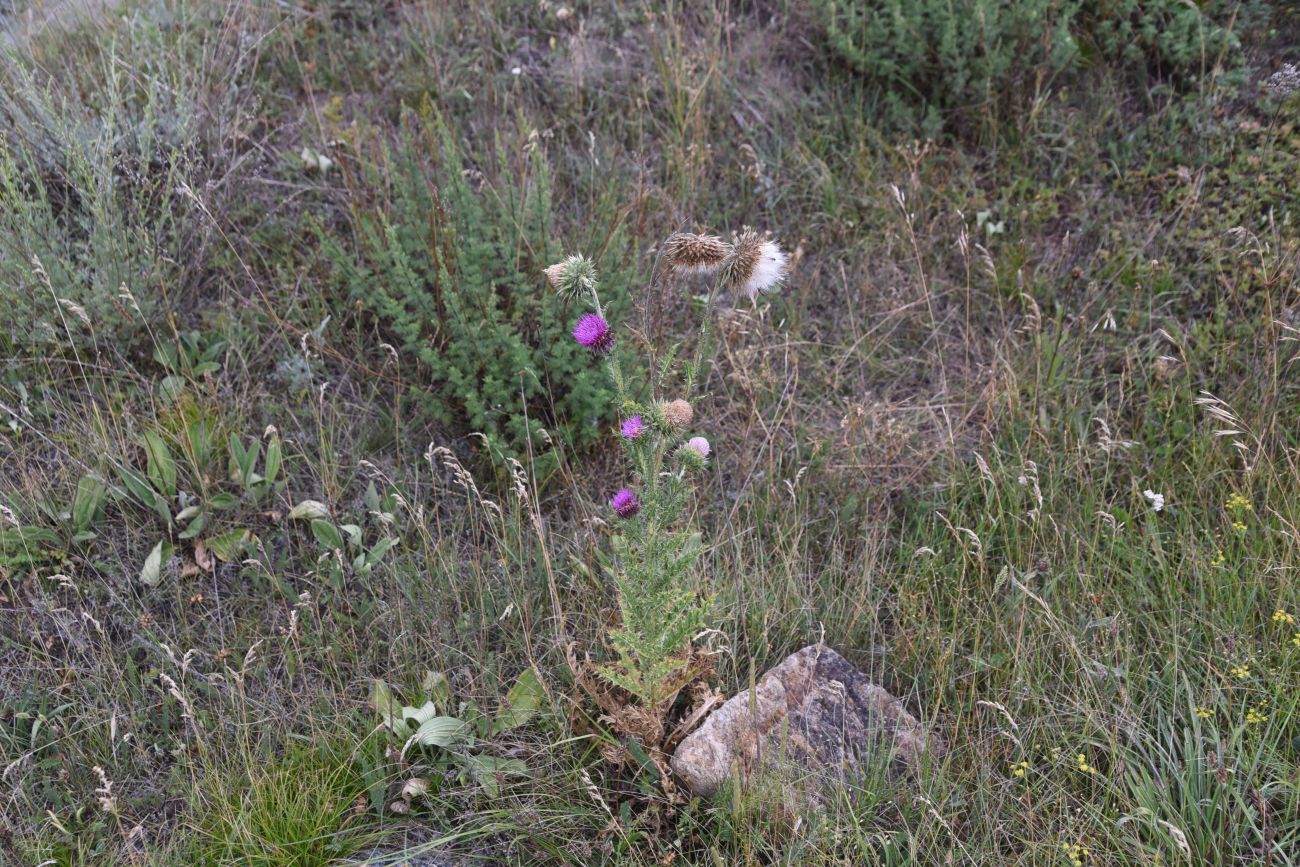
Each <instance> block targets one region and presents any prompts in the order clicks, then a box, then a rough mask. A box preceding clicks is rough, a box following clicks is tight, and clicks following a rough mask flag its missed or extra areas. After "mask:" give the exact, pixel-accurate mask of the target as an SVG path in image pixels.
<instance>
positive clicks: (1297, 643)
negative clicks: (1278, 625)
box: [1291, 632, 1300, 647]
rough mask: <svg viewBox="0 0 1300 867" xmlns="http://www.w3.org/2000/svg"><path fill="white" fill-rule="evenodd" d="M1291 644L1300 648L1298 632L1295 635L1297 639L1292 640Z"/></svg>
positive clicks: (1299, 633)
mask: <svg viewBox="0 0 1300 867" xmlns="http://www.w3.org/2000/svg"><path fill="white" fill-rule="evenodd" d="M1291 643H1292V644H1294V645H1295V646H1296V647H1300V632H1297V633H1296V634H1295V637H1294V638H1292V639H1291Z"/></svg>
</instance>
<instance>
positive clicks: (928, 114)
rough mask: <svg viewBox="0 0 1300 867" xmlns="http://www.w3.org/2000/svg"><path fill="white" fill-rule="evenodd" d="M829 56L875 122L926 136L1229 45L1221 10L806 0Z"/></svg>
mask: <svg viewBox="0 0 1300 867" xmlns="http://www.w3.org/2000/svg"><path fill="white" fill-rule="evenodd" d="M813 9H814V10H815V14H816V17H817V20H818V23H819V24H820V25H821V26H822V27H823V28H824V30H825V34H826V39H827V42H828V44H829V45H830V47H831V49H832V50H833V51H834V52H835V53H836V54H837V55H838V56H839V57H840V58H841V59H842V60H843V61H844V62H845V63H847V64H848V65H849V66H851V67H852V68H854V69H855V70H857V71H858V72H859V73H861V74H862V75H863V76H864V77H865V78H866V79H867V80H868V81H869V82H871V83H872V84H874V85H876V86H877V88H878V89H879V96H880V100H881V106H882V108H883V113H884V118H883V119H884V120H885V122H886V124H887V125H892V126H894V127H899V128H903V129H916V130H920V131H922V132H926V133H935V132H937V131H939V130H940V129H941V128H942V127H944V126H945V125H947V124H949V123H950V122H951V121H953V120H954V119H956V120H958V121H966V122H969V123H978V122H979V121H980V120H981V119H983V118H988V117H999V116H1001V115H1003V114H1004V113H1006V112H1007V111H1008V110H1013V109H1016V108H1019V107H1023V106H1024V105H1025V104H1027V102H1028V101H1030V100H1032V99H1033V98H1034V97H1035V96H1038V95H1040V94H1042V93H1045V92H1047V90H1048V89H1050V88H1051V87H1053V86H1054V85H1055V84H1057V83H1058V82H1059V81H1060V80H1061V77H1062V76H1063V75H1066V74H1068V73H1070V72H1073V71H1075V70H1078V69H1080V68H1082V67H1083V66H1084V65H1086V64H1088V63H1107V64H1111V65H1115V66H1118V67H1121V68H1127V69H1130V70H1140V71H1142V72H1154V73H1156V74H1158V75H1160V76H1170V77H1174V78H1180V77H1187V76H1194V75H1199V74H1200V73H1202V72H1208V71H1209V70H1210V69H1211V68H1212V67H1213V65H1214V64H1215V62H1216V61H1220V60H1222V59H1223V58H1224V57H1225V56H1226V55H1228V54H1229V53H1231V52H1233V51H1235V50H1236V48H1237V46H1238V42H1237V39H1236V37H1235V36H1234V35H1233V33H1232V31H1231V30H1230V29H1229V28H1228V27H1227V26H1226V23H1227V21H1229V20H1230V19H1231V18H1232V15H1231V9H1230V8H1229V4H1224V3H1218V2H1211V3H1199V4H1193V3H1189V2H1186V0H814V3H813Z"/></svg>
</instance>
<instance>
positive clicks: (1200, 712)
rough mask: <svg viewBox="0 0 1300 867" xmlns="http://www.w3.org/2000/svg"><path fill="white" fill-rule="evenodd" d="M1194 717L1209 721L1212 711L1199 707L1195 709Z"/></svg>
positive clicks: (1212, 714)
mask: <svg viewBox="0 0 1300 867" xmlns="http://www.w3.org/2000/svg"><path fill="white" fill-rule="evenodd" d="M1196 716H1197V717H1198V718H1200V719H1209V718H1210V717H1212V716H1214V711H1212V710H1210V709H1209V708H1208V707H1204V706H1200V707H1198V708H1196Z"/></svg>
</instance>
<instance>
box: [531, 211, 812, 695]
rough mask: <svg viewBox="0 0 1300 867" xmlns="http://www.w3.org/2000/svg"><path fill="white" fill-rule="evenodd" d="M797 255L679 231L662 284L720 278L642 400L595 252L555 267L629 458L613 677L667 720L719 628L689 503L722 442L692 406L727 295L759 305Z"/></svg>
mask: <svg viewBox="0 0 1300 867" xmlns="http://www.w3.org/2000/svg"><path fill="white" fill-rule="evenodd" d="M785 269H786V257H785V254H784V253H783V252H782V251H781V249H780V247H778V246H777V244H776V243H775V242H774V241H772V240H769V239H768V238H766V237H764V236H761V235H759V234H757V233H755V232H753V231H750V230H748V229H746V230H743V231H741V232H739V233H737V234H736V235H735V236H734V237H733V239H732V240H731V241H730V242H727V241H724V240H722V239H721V238H718V237H715V236H712V235H696V234H690V233H677V234H674V235H672V236H670V237H669V238H668V239H667V240H666V241H665V242H664V243H663V245H662V246H661V247H660V252H659V258H658V261H657V262H656V263H655V269H654V273H653V276H652V283H653V282H654V281H655V280H670V281H671V280H675V281H677V282H678V283H680V282H682V280H683V278H686V277H688V276H690V275H712V276H713V278H714V280H713V286H712V290H711V291H710V292H709V294H708V296H707V298H706V301H705V304H704V311H703V315H702V318H701V323H700V327H699V336H698V339H697V341H696V348H695V352H694V355H693V358H691V359H690V360H688V361H685V362H683V363H681V364H680V365H678V364H677V363H676V362H675V359H676V358H677V355H678V353H677V351H676V349H673V350H671V351H669V352H668V353H666V359H667V360H666V361H665V362H664V363H662V364H659V365H656V366H654V367H653V369H652V367H651V365H649V364H646V365H645V371H644V373H643V374H640V375H635V376H634V380H635V381H636V382H637V383H643V384H645V385H647V386H648V388H646V389H645V391H648V393H649V398H648V399H639V398H638V397H637V396H636V394H635V393H634V391H633V389H632V387H631V386H630V385H629V379H628V376H627V375H626V374H625V372H624V370H623V369H622V362H621V361H620V357H619V355H618V354H617V353H615V352H614V351H613V350H614V347H615V345H616V343H617V340H618V335H617V329H616V327H615V326H614V325H612V324H611V323H610V322H609V321H608V320H607V319H606V318H605V311H604V308H603V307H602V305H601V300H600V286H599V280H598V277H597V274H596V269H595V267H594V266H593V265H592V263H591V261H590V260H589V259H587V258H586V257H584V256H581V255H575V256H570V257H569V258H567V259H565V260H564V261H563V262H560V263H558V264H556V265H552V266H551V267H550V268H547V269H546V275H547V277H548V279H549V280H550V281H551V284H552V285H553V286H554V287H555V289H556V291H557V292H558V293H559V294H560V296H561V297H563V298H566V299H568V300H571V301H574V302H577V303H579V304H581V305H584V306H586V307H588V308H589V309H588V310H587V312H585V313H583V314H582V315H581V316H580V317H579V318H578V320H577V322H576V324H575V325H574V328H573V338H574V340H576V341H577V342H578V343H579V344H581V345H582V346H585V347H587V348H588V349H589V350H590V351H591V354H592V358H593V360H594V361H598V362H600V363H603V364H604V365H605V369H606V371H607V372H608V375H609V378H610V381H611V383H612V385H613V387H614V392H615V395H616V397H617V400H618V410H619V413H620V422H619V425H618V430H617V433H618V437H619V439H620V440H621V442H622V445H623V448H624V451H625V453H626V455H627V462H628V469H629V477H628V480H627V482H626V486H625V487H623V488H621V489H619V490H618V491H617V492H615V493H614V494H613V495H612V496H611V497H610V499H609V508H610V509H611V511H612V513H613V515H614V516H615V517H616V519H617V521H618V522H619V525H620V530H621V532H620V533H619V534H618V535H616V536H615V537H614V542H613V548H614V555H615V557H614V564H615V565H614V569H613V575H612V578H613V582H614V585H615V590H616V592H617V598H618V611H619V624H618V626H617V627H615V628H614V629H612V630H611V632H610V634H609V636H608V641H609V645H610V648H611V650H612V652H613V653H612V656H613V658H612V659H610V660H609V661H608V662H606V663H604V664H603V665H601V666H600V668H599V672H600V674H601V676H602V677H603V678H604V679H605V680H606V681H608V682H609V683H611V684H613V685H615V686H617V687H620V688H621V689H623V690H626V691H627V692H628V693H629V694H631V695H632V696H634V697H635V698H636V700H637V701H638V702H639V703H640V705H641V706H642V707H644V708H646V709H648V710H650V711H651V712H652V714H653V715H654V716H656V717H660V716H662V715H663V713H664V712H665V711H666V710H667V708H668V707H669V706H670V705H671V704H672V702H673V700H674V698H675V697H676V695H677V694H678V693H679V692H680V691H681V689H682V688H683V687H684V686H686V685H687V684H688V683H689V682H690V681H691V680H692V679H693V678H694V677H695V676H696V674H697V670H698V669H697V663H696V661H695V658H696V655H695V653H694V652H693V644H694V641H695V640H696V638H697V637H698V636H699V635H700V634H701V633H702V632H704V631H705V628H706V627H707V625H708V610H709V599H708V598H707V597H706V596H701V595H700V594H699V593H697V592H696V591H695V590H694V589H693V586H692V585H693V582H692V581H691V580H690V578H691V576H692V573H693V571H694V570H695V569H696V566H697V563H698V560H699V556H700V550H701V536H700V533H699V532H698V531H697V530H696V528H695V527H694V525H693V524H692V522H690V521H689V520H688V518H687V504H688V501H689V499H690V496H691V493H692V492H693V490H694V489H695V486H696V484H697V483H698V481H699V479H700V476H701V474H702V473H703V472H704V471H705V470H706V469H707V467H708V463H709V458H710V455H711V453H712V448H713V447H712V445H711V444H710V442H709V440H708V438H707V437H706V436H705V435H704V432H703V431H702V430H701V429H700V428H699V424H698V421H697V418H696V412H695V409H694V406H693V405H692V400H697V401H698V397H695V396H694V394H693V393H694V392H695V391H696V390H697V389H699V388H700V387H701V385H702V384H703V382H704V376H703V374H704V371H705V369H706V365H707V363H708V360H709V358H710V353H711V348H712V333H713V329H712V317H713V314H714V312H715V309H716V307H717V305H718V303H719V301H720V300H721V299H723V298H727V297H731V298H737V297H739V296H741V295H744V296H747V297H748V298H749V299H750V300H751V301H757V299H758V297H759V296H760V295H761V294H764V293H766V292H769V291H771V290H773V289H775V288H776V287H777V286H778V285H779V284H780V282H781V280H782V279H783V277H784V275H785Z"/></svg>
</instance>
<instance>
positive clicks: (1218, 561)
mask: <svg viewBox="0 0 1300 867" xmlns="http://www.w3.org/2000/svg"><path fill="white" fill-rule="evenodd" d="M1226 562H1228V558H1227V557H1224V556H1223V549H1222V548H1215V549H1214V562H1213V563H1211V564H1210V565H1211V566H1222V565H1223V564H1224V563H1226Z"/></svg>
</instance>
